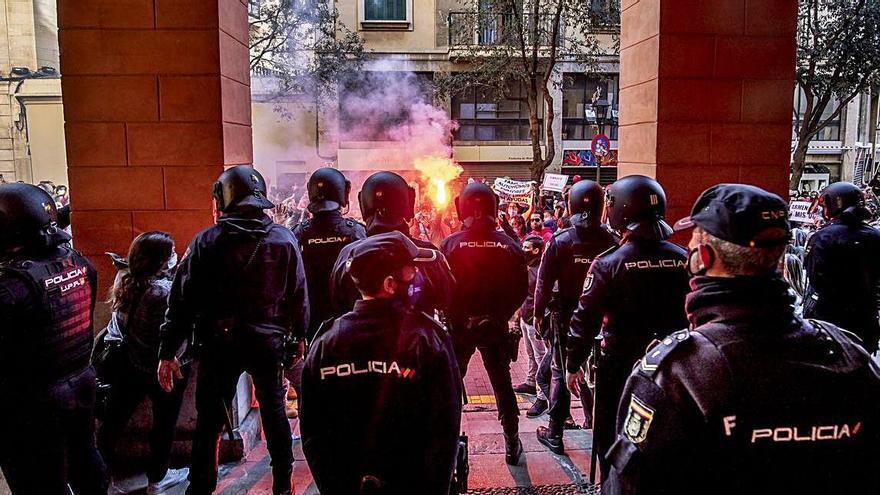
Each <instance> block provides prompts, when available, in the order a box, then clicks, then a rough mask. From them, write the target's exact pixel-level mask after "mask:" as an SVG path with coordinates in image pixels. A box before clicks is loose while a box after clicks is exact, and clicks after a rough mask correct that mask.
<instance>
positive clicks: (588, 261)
mask: <svg viewBox="0 0 880 495" xmlns="http://www.w3.org/2000/svg"><path fill="white" fill-rule="evenodd" d="M592 262H593V260H591V259H590V258H575V259H574V264H575V265H577V264H579V263H583V264H585V265H589V264H591V263H592Z"/></svg>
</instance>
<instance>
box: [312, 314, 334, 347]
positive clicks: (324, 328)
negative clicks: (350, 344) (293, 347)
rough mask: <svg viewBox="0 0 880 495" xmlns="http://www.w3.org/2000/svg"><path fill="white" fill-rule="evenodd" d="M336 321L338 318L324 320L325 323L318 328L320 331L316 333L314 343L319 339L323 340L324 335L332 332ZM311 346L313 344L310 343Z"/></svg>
mask: <svg viewBox="0 0 880 495" xmlns="http://www.w3.org/2000/svg"><path fill="white" fill-rule="evenodd" d="M335 321H336V318H328V319H326V320H324V322H323V323H321V326H319V327H318V331H317V332H315V336H314V337H313V338H312V342H314V341H316V340H318V339H319V338H321V336H322V335H324V334H325V333H327V331H328V330H330V327H332V326H333V323H334V322H335ZM309 344H311V342H309Z"/></svg>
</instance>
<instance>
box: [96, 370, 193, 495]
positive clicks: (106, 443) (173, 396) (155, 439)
mask: <svg viewBox="0 0 880 495" xmlns="http://www.w3.org/2000/svg"><path fill="white" fill-rule="evenodd" d="M121 368H122V369H120V370H119V371H120V373H119V376H118V377H114V383H113V386H112V388H111V389H110V394H109V396H108V397H107V411H106V413H105V414H104V421H103V423H101V427H100V428H99V429H98V448H99V449H100V451H101V454H102V455H103V456H104V460H105V461H107V464H108V467H109V468H110V471H111V472H112V471H113V470H114V469H115V468H116V467H117V466H116V464H117V463H116V452H115V450H116V446H117V443H118V441H119V438H120V437H121V436H122V434H123V432H124V431H125V427H126V425H127V424H128V420H129V419H131V416H132V414H134V412H135V410H137V407H138V406H139V405H140V404H141V402H143V400H144V398H145V397H149V398H150V403H151V405H152V411H153V425H152V428H150V458H149V461H148V463H147V480H148V481H149V482H150V483H155V482H158V481H161V480H162V479H163V478H164V477H165V474H166V473H167V472H168V463H169V461H170V458H171V448H172V446H173V445H174V432H175V431H176V429H177V417H178V416H179V415H180V405H181V403H182V402H183V394H184V392H185V391H186V382H187V378H188V375H189V368H184V370H183V373H184V379H183V380H182V381H179V382H177V383H175V384H174V389H173V390H172V391H171V392H170V393H165V391H164V390H162V388H161V387H159V382H158V380H157V379H156V374H155V373H145V372H143V371H141V370H138V369H135V368H134V366H132V364H131V363H130V362H128V361H127V360H126V361H125V364H124V365H123V366H121Z"/></svg>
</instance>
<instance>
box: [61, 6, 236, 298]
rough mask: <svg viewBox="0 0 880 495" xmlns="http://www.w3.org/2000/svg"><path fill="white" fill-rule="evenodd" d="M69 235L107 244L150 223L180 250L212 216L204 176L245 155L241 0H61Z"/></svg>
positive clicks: (100, 247)
mask: <svg viewBox="0 0 880 495" xmlns="http://www.w3.org/2000/svg"><path fill="white" fill-rule="evenodd" d="M58 24H59V42H60V46H61V75H62V78H61V86H62V93H63V100H64V119H65V138H66V141H67V163H68V168H69V170H68V175H69V177H70V196H71V207H72V209H73V216H72V220H73V235H74V244H75V246H76V247H77V248H78V249H79V250H81V251H82V252H83V253H84V254H86V255H87V256H89V258H90V259H91V260H92V261H93V262H94V263H95V264H96V266H98V268H99V272H100V286H101V288H102V294H103V293H105V292H103V291H104V290H105V289H106V288H107V287H108V285H109V284H110V283H111V282H112V280H113V275H114V272H113V269H112V268H111V267H110V263H109V261H108V260H107V259H106V258H107V257H106V256H104V255H103V253H104V252H105V251H115V252H117V253H125V252H126V251H127V249H128V245H129V243H130V242H131V240H132V239H133V238H134V237H135V236H136V235H138V234H140V233H142V232H145V231H149V230H165V231H167V232H170V233H171V234H172V235H173V236H174V238H175V241H176V243H177V249H178V251H179V252H181V253H182V252H183V250H184V249H186V245H187V244H188V243H189V241H190V239H191V238H192V236H193V234H194V233H196V232H197V231H199V230H201V229H203V228H205V227H206V226H208V225H210V223H211V185H212V183H213V182H214V180H215V179H216V178H217V176H218V175H219V174H220V172H221V171H222V170H223V167H224V166H230V165H235V164H248V163H251V162H252V157H253V150H252V141H251V113H250V87H249V86H250V75H249V64H248V50H247V38H248V24H247V0H59V1H58Z"/></svg>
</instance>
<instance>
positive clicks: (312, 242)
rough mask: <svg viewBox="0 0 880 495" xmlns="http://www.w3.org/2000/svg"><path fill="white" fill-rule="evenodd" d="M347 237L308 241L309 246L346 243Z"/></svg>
mask: <svg viewBox="0 0 880 495" xmlns="http://www.w3.org/2000/svg"><path fill="white" fill-rule="evenodd" d="M347 240H348V238H347V237H325V238H323V239H309V244H334V243H337V242H345V241H347Z"/></svg>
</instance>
